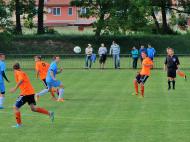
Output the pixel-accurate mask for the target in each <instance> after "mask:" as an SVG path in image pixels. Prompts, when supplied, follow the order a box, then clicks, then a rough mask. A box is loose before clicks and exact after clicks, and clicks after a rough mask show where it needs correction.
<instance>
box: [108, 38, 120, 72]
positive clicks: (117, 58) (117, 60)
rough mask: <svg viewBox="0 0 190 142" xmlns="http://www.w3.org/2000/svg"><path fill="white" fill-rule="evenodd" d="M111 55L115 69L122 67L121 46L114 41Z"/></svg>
mask: <svg viewBox="0 0 190 142" xmlns="http://www.w3.org/2000/svg"><path fill="white" fill-rule="evenodd" d="M110 55H113V60H114V66H115V69H119V68H120V46H119V45H118V44H117V43H116V42H115V41H113V42H112V45H111V48H110Z"/></svg>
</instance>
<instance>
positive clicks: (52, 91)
mask: <svg viewBox="0 0 190 142" xmlns="http://www.w3.org/2000/svg"><path fill="white" fill-rule="evenodd" d="M54 92H55V89H51V92H50V93H51V96H52V97H55V94H54Z"/></svg>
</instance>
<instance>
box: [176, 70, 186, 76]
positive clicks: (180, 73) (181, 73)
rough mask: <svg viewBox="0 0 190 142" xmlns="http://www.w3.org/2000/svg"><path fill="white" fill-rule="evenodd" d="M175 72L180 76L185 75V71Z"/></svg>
mask: <svg viewBox="0 0 190 142" xmlns="http://www.w3.org/2000/svg"><path fill="white" fill-rule="evenodd" d="M177 74H178V75H179V76H180V77H185V73H184V72H182V71H178V72H177Z"/></svg>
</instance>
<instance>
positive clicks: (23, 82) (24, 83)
mask: <svg viewBox="0 0 190 142" xmlns="http://www.w3.org/2000/svg"><path fill="white" fill-rule="evenodd" d="M13 69H14V75H15V80H16V83H17V84H16V86H15V87H14V88H12V89H11V90H10V92H11V93H14V92H16V90H17V89H18V88H19V89H20V91H21V92H20V96H19V97H18V99H17V101H16V103H15V105H14V108H13V109H14V113H15V117H16V122H17V124H16V125H15V126H13V127H16V128H19V127H21V126H22V121H21V112H20V108H21V107H22V106H23V105H24V104H25V103H28V105H29V106H30V108H31V110H32V111H33V112H38V113H42V114H45V115H48V116H50V119H51V120H52V121H53V120H54V113H53V112H51V111H47V110H46V109H44V108H40V107H36V102H35V98H34V95H35V91H34V88H33V86H32V85H31V83H30V80H29V78H28V76H27V74H26V73H25V72H23V71H22V70H21V68H20V65H19V63H15V64H14V65H13Z"/></svg>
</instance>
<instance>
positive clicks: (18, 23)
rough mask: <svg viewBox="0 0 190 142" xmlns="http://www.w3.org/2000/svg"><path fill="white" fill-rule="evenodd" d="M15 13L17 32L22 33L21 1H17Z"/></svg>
mask: <svg viewBox="0 0 190 142" xmlns="http://www.w3.org/2000/svg"><path fill="white" fill-rule="evenodd" d="M15 15H16V28H15V33H16V34H22V27H21V21H20V1H19V0H16V1H15Z"/></svg>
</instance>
